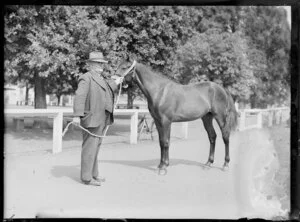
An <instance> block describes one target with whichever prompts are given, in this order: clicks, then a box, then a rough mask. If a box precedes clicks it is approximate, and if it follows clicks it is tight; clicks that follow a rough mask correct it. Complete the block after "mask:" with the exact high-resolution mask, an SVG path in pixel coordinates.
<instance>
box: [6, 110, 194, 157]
mask: <svg viewBox="0 0 300 222" xmlns="http://www.w3.org/2000/svg"><path fill="white" fill-rule="evenodd" d="M146 113H149V110H148V109H116V110H115V111H114V114H115V115H119V116H130V136H129V141H130V144H136V143H137V140H138V117H139V114H146ZM4 114H5V116H10V117H13V118H14V119H17V120H19V121H24V117H38V116H44V117H49V118H53V148H52V152H53V153H59V152H61V151H62V140H63V138H62V131H63V128H62V126H63V118H64V117H66V116H72V115H73V109H71V108H70V109H68V108H66V109H63V108H62V109H4ZM15 124H18V123H17V121H16V123H15ZM182 134H183V138H187V134H188V124H187V123H182Z"/></svg>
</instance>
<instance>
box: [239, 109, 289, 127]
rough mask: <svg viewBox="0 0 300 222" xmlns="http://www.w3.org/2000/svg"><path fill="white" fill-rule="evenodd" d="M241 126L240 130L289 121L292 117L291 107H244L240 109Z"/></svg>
mask: <svg viewBox="0 0 300 222" xmlns="http://www.w3.org/2000/svg"><path fill="white" fill-rule="evenodd" d="M239 113H240V117H239V126H238V129H239V130H240V131H243V130H247V129H253V128H263V127H271V126H273V125H279V124H282V123H287V121H288V120H289V118H290V108H289V107H281V108H271V109H243V110H240V111H239Z"/></svg>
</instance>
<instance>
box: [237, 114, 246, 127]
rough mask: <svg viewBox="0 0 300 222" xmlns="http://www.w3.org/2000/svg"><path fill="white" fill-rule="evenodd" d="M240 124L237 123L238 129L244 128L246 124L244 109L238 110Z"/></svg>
mask: <svg viewBox="0 0 300 222" xmlns="http://www.w3.org/2000/svg"><path fill="white" fill-rule="evenodd" d="M240 113H241V115H240V124H239V131H243V130H245V128H246V126H245V124H246V112H245V111H240Z"/></svg>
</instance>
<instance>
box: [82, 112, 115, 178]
mask: <svg viewBox="0 0 300 222" xmlns="http://www.w3.org/2000/svg"><path fill="white" fill-rule="evenodd" d="M111 118H112V113H110V112H107V111H105V119H106V121H105V124H104V125H102V124H101V125H100V126H98V127H89V128H87V130H88V131H90V132H91V133H94V134H96V135H99V136H102V135H103V133H104V132H105V129H106V127H107V125H108V124H109V123H110V120H111ZM82 137H83V141H82V149H81V169H80V171H81V172H80V176H81V180H82V181H84V182H88V181H90V180H91V179H92V178H93V177H98V175H99V169H98V153H99V150H100V146H101V143H102V139H103V138H99V137H95V136H92V135H90V134H89V133H88V132H85V131H82Z"/></svg>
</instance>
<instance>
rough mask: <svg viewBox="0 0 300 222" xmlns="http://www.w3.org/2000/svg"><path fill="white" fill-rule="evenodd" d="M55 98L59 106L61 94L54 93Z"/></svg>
mask: <svg viewBox="0 0 300 222" xmlns="http://www.w3.org/2000/svg"><path fill="white" fill-rule="evenodd" d="M56 98H57V106H59V105H60V98H61V95H56Z"/></svg>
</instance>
